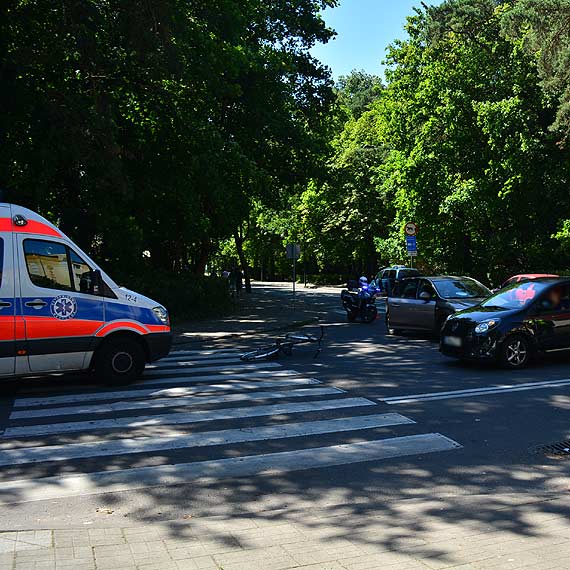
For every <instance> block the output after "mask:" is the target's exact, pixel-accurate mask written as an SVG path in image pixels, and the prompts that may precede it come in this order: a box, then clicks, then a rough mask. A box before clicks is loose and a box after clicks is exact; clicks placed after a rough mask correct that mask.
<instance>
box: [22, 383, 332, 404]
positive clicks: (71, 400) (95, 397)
mask: <svg viewBox="0 0 570 570" xmlns="http://www.w3.org/2000/svg"><path fill="white" fill-rule="evenodd" d="M208 378H210V379H211V377H210V376H209V377H208ZM307 384H321V382H320V380H316V379H315V378H288V379H286V380H271V381H269V382H248V381H246V380H236V381H232V382H225V383H224V384H204V385H202V386H200V385H198V386H192V387H188V386H177V387H175V388H158V389H157V388H145V389H142V390H122V391H115V392H88V393H83V394H66V395H64V396H46V397H44V398H18V399H17V400H15V401H14V408H16V409H19V408H32V407H38V406H49V405H54V404H78V403H80V402H98V401H113V400H136V399H139V398H159V397H160V396H164V397H175V396H191V395H192V394H204V393H210V392H225V391H231V390H258V389H262V388H285V387H287V386H303V385H307Z"/></svg>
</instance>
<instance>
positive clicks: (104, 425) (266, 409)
mask: <svg viewBox="0 0 570 570" xmlns="http://www.w3.org/2000/svg"><path fill="white" fill-rule="evenodd" d="M375 405H377V404H376V403H375V402H372V401H371V400H367V399H365V398H345V399H335V400H319V401H315V402H301V403H297V402H294V403H291V402H289V403H286V404H272V405H268V406H253V407H246V408H225V409H221V410H196V411H194V412H179V413H171V414H160V415H156V416H148V417H146V418H144V419H133V418H107V419H104V420H87V421H82V422H65V423H55V424H54V423H51V424H43V425H32V426H13V427H7V428H6V429H5V430H4V433H3V434H2V435H1V436H0V438H1V439H10V438H13V437H28V436H39V435H54V434H58V433H71V432H82V431H97V430H101V429H118V428H123V429H124V428H141V427H142V428H144V427H152V426H163V425H176V424H191V423H197V422H210V421H215V420H231V419H236V418H255V417H261V416H272V415H275V414H295V413H300V412H318V411H321V410H334V409H339V408H356V407H360V406H375Z"/></svg>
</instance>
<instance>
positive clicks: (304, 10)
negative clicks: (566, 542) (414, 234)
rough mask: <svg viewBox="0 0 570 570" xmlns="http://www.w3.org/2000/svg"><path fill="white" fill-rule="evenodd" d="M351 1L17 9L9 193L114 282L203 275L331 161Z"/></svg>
mask: <svg viewBox="0 0 570 570" xmlns="http://www.w3.org/2000/svg"><path fill="white" fill-rule="evenodd" d="M335 2H336V0H317V1H315V0H291V1H288V2H283V1H281V0H208V1H207V2H206V1H204V0H194V1H187V0H160V1H157V2H150V3H148V2H147V3H142V4H141V3H140V2H138V1H134V0H102V1H83V2H81V1H77V0H62V1H60V2H56V3H54V2H52V1H50V0H30V1H25V2H24V1H23V0H6V2H4V3H2V8H0V37H1V40H0V41H1V42H2V45H1V47H2V48H3V49H2V50H1V51H0V80H1V83H2V89H1V90H0V136H1V137H2V140H1V144H2V153H0V186H1V187H5V188H8V189H10V191H11V197H10V198H11V199H12V200H13V201H15V202H18V203H20V204H23V205H27V206H30V207H32V208H34V209H36V210H39V211H40V212H41V213H43V214H45V215H46V216H47V217H49V218H50V219H52V220H53V221H55V222H57V223H59V224H60V225H61V227H62V228H63V229H64V231H66V232H67V233H68V234H69V235H70V236H71V237H72V238H74V239H76V240H77V241H78V242H79V244H80V245H81V246H83V247H84V249H86V250H88V251H90V252H91V253H94V254H95V255H96V256H98V257H99V258H100V259H103V260H105V261H106V263H107V265H108V266H109V267H110V269H111V270H113V268H120V269H121V270H124V269H125V268H128V269H129V271H130V272H131V273H133V274H136V273H137V271H138V267H139V265H140V260H141V258H142V255H143V252H150V257H151V260H152V263H153V265H154V266H155V267H159V268H161V269H162V270H164V271H168V272H172V273H181V272H184V271H193V272H194V273H196V274H198V275H200V274H202V273H203V271H204V266H205V264H206V262H207V261H208V259H209V257H210V256H211V254H212V253H213V251H214V249H215V247H216V243H217V241H218V240H220V239H223V238H227V237H230V236H233V235H234V234H235V233H236V231H237V228H238V227H239V226H240V225H241V224H242V223H243V222H244V220H247V218H248V215H249V210H250V207H251V203H252V200H253V199H256V200H258V201H260V202H262V203H267V204H273V203H276V202H278V201H279V196H280V194H281V193H285V194H286V193H287V192H290V189H291V188H292V187H293V186H294V185H296V184H299V183H301V182H303V181H305V182H306V180H307V179H308V177H309V176H310V175H311V173H313V172H314V171H315V169H316V168H317V165H318V162H319V154H320V149H321V139H322V134H321V133H322V131H323V128H324V124H325V121H326V117H327V114H328V110H329V107H330V105H331V103H332V100H333V96H332V84H331V80H330V77H329V72H328V70H327V69H326V68H324V67H323V66H322V65H321V64H320V63H319V62H318V61H316V60H315V59H313V58H312V57H311V56H310V54H309V51H308V50H309V48H310V47H311V46H312V45H313V44H314V43H315V42H317V41H327V40H328V39H329V38H330V37H331V36H332V32H331V31H330V30H328V29H327V28H326V26H325V24H324V22H323V21H322V19H321V18H320V16H319V10H320V9H321V8H324V7H325V6H332V5H334V4H335Z"/></svg>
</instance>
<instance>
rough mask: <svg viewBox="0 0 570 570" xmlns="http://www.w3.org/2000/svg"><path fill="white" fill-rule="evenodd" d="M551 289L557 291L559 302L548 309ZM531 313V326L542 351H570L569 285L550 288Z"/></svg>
mask: <svg viewBox="0 0 570 570" xmlns="http://www.w3.org/2000/svg"><path fill="white" fill-rule="evenodd" d="M553 289H559V298H560V301H559V302H558V303H556V304H555V305H554V306H551V307H549V306H548V305H549V304H548V302H546V303H545V301H547V300H548V298H549V295H550V293H551V292H552V290H553ZM535 307H536V308H535V309H534V310H533V311H531V315H532V316H531V319H532V324H533V325H534V328H535V330H536V335H537V337H538V342H539V344H540V347H541V348H542V349H543V350H547V351H561V350H570V285H560V286H556V287H552V288H551V289H550V290H549V291H547V292H546V294H545V295H542V296H541V298H540V299H539V300H538V302H537V303H536V304H535Z"/></svg>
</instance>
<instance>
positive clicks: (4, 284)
mask: <svg viewBox="0 0 570 570" xmlns="http://www.w3.org/2000/svg"><path fill="white" fill-rule="evenodd" d="M14 277H15V276H14V249H13V237H12V233H11V232H6V233H3V234H1V235H0V375H2V376H5V375H10V374H14V371H15V363H16V317H15V315H16V306H17V302H16V299H15V295H14V291H15V286H14V281H15V279H14Z"/></svg>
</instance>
